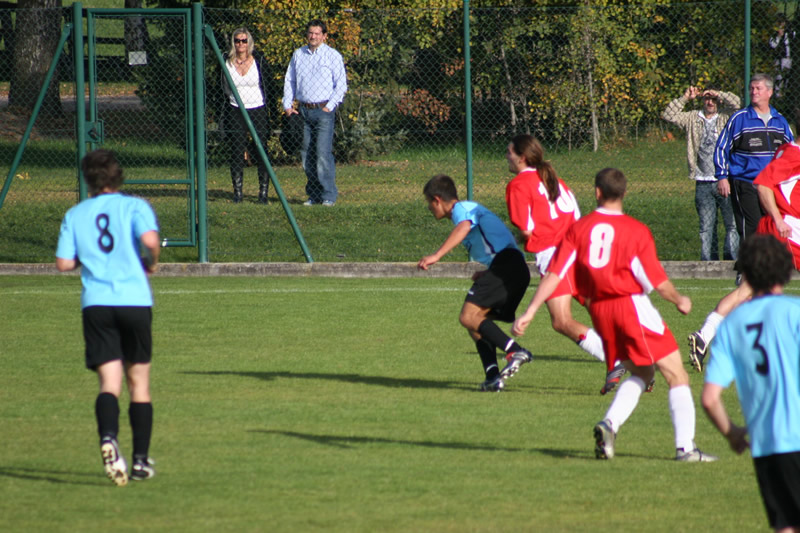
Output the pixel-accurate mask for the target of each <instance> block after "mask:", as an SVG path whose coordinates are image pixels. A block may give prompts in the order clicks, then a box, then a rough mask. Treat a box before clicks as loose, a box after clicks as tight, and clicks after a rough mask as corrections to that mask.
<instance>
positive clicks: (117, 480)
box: [100, 437, 128, 487]
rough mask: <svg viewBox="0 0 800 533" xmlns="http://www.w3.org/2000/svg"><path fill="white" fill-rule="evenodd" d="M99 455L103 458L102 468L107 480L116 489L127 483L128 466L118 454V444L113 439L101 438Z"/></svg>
mask: <svg viewBox="0 0 800 533" xmlns="http://www.w3.org/2000/svg"><path fill="white" fill-rule="evenodd" d="M100 455H101V456H102V457H103V467H104V468H105V470H106V476H108V479H110V480H111V481H113V482H114V484H115V485H117V486H118V487H122V486H123V485H126V484H127V483H128V465H127V464H125V459H124V458H123V457H122V454H120V453H119V444H117V439H115V438H113V437H103V440H102V441H101V442H100Z"/></svg>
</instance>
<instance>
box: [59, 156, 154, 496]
mask: <svg viewBox="0 0 800 533" xmlns="http://www.w3.org/2000/svg"><path fill="white" fill-rule="evenodd" d="M81 170H82V171H83V176H84V179H85V180H86V184H87V186H88V188H89V192H90V195H91V198H88V199H86V200H84V201H82V202H81V203H79V204H78V205H76V206H74V207H72V208H71V209H70V210H69V211H67V214H66V216H64V220H63V222H62V223H61V233H60V234H59V237H58V248H57V250H56V267H57V268H58V270H59V271H61V272H65V271H68V270H74V269H76V268H79V267H80V268H81V282H82V284H83V292H82V293H81V312H82V315H83V337H84V341H85V343H86V366H87V368H89V369H90V370H93V371H95V372H97V375H98V378H99V381H100V393H99V394H98V396H97V399H96V401H95V416H96V418H97V429H98V432H99V434H100V454H101V456H102V458H103V465H104V468H105V471H106V475H107V476H108V477H109V479H111V481H113V482H114V483H115V484H116V485H118V486H122V485H125V484H126V483H127V482H128V471H127V464H126V462H125V459H124V458H123V457H122V454H121V453H120V451H119V444H118V442H117V432H118V430H119V396H120V394H121V392H122V378H123V377H125V378H126V379H127V383H128V391H129V392H130V397H131V403H130V406H129V408H128V415H129V419H130V424H131V429H132V432H133V467H132V469H131V474H130V477H131V478H132V479H135V480H142V479H148V478H150V477H153V476H154V475H155V470H154V469H153V461H152V460H151V459H150V457H149V447H150V435H151V433H152V426H153V404H152V402H151V398H150V360H151V357H152V335H151V323H152V306H153V295H152V292H151V290H150V283H149V281H148V279H147V274H148V273H152V272H155V270H156V265H157V264H158V255H159V251H160V247H159V244H160V242H159V236H158V222H157V221H156V215H155V213H154V212H153V209H152V208H151V207H150V205H149V204H148V203H147V202H146V201H144V200H142V199H141V198H134V197H132V196H126V195H123V194H121V193H120V192H119V189H120V187H121V186H122V183H123V181H124V177H123V174H122V168H121V167H120V165H119V163H118V162H117V159H116V157H115V156H114V153H113V152H110V151H108V150H95V151H93V152H90V153H89V154H87V155H86V156H85V157H84V158H83V160H82V161H81ZM142 253H143V254H144V257H143V258H142V257H141V256H140V254H142Z"/></svg>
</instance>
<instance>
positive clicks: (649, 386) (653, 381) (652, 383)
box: [644, 378, 656, 392]
mask: <svg viewBox="0 0 800 533" xmlns="http://www.w3.org/2000/svg"><path fill="white" fill-rule="evenodd" d="M655 388H656V378H653V379H651V380H650V383H648V384H647V387H645V389H644V391H645V392H653V389H655Z"/></svg>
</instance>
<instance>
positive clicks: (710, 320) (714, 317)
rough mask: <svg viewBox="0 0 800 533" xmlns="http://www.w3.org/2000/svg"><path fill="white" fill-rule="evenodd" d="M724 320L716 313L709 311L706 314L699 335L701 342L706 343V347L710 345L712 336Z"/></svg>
mask: <svg viewBox="0 0 800 533" xmlns="http://www.w3.org/2000/svg"><path fill="white" fill-rule="evenodd" d="M724 319H725V317H724V316H722V315H721V314H719V313H717V312H716V311H711V312H710V313H709V314H708V316H707V317H706V321H705V322H703V327H702V328H700V335H702V336H703V340H704V341H706V345H708V344H710V343H711V339H713V338H714V335H716V334H717V328H718V327H719V325H720V324H721V323H722V321H723V320H724Z"/></svg>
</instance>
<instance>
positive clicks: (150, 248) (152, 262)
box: [139, 231, 161, 274]
mask: <svg viewBox="0 0 800 533" xmlns="http://www.w3.org/2000/svg"><path fill="white" fill-rule="evenodd" d="M139 240H140V241H141V242H142V246H144V253H145V257H144V259H143V260H142V264H143V266H144V269H145V270H146V271H147V272H149V273H151V274H152V273H153V272H155V271H156V270H157V269H158V256H159V254H160V253H161V242H160V239H159V237H158V232H157V231H148V232H145V233H143V234H142V236H141V238H140V239H139Z"/></svg>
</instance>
